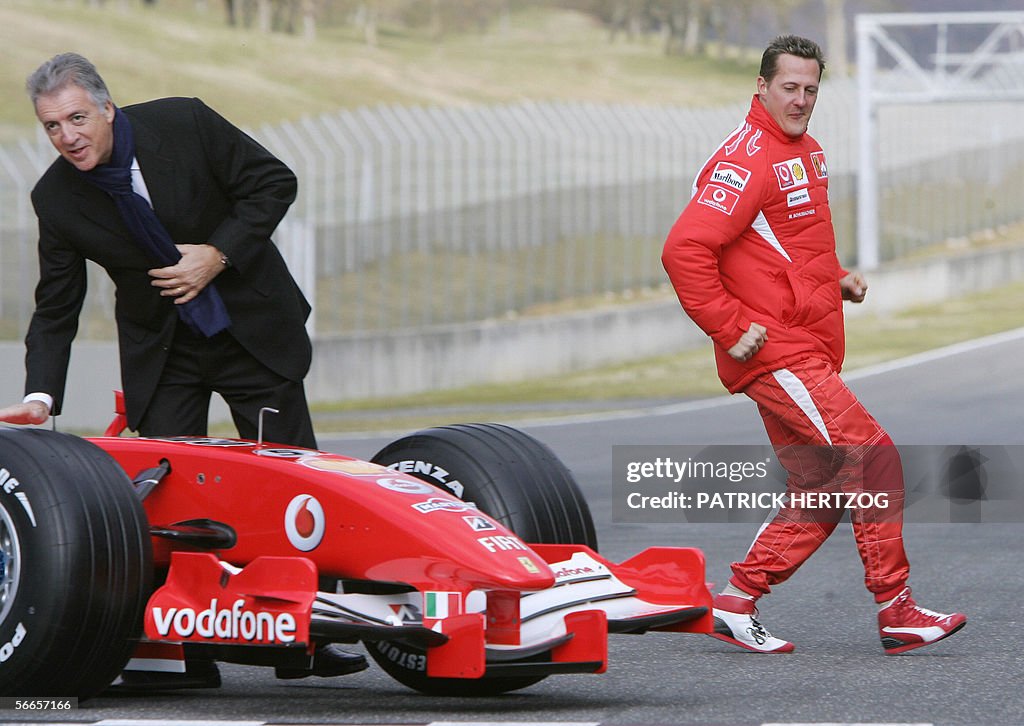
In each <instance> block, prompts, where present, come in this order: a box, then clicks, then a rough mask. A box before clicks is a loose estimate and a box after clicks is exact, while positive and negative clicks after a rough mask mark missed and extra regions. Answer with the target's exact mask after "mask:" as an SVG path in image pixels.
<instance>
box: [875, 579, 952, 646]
mask: <svg viewBox="0 0 1024 726" xmlns="http://www.w3.org/2000/svg"><path fill="white" fill-rule="evenodd" d="M966 624H967V616H966V615H964V614H963V613H949V614H948V615H947V614H946V613H937V612H934V611H932V610H928V609H927V608H923V607H921V606H920V605H918V604H917V603H916V602H914V598H912V597H911V596H910V588H909V587H906V588H903V592H901V593H900V594H899V595H897V596H896V599H894V600H893V601H892V602H891V603H889V605H887V606H886V607H885V608H883V609H882V610H879V611H878V634H879V636H880V637H881V638H882V647H883V648H885V653H886V655H895V654H897V653H904V652H906V651H908V650H913V649H914V648H920V647H922V646H925V645H931V644H932V643H935V642H938V641H940V640H942V639H943V638H948V637H949V636H950V635H952V634H953V633H955V632H956V631H958V630H960V628H962V627H964V625H966Z"/></svg>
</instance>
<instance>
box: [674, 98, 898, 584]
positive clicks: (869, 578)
mask: <svg viewBox="0 0 1024 726" xmlns="http://www.w3.org/2000/svg"><path fill="white" fill-rule="evenodd" d="M662 261H663V263H664V265H665V269H666V271H667V272H668V275H669V278H670V279H671V281H672V284H673V286H674V287H675V290H676V293H677V295H678V297H679V300H680V302H681V303H682V305H683V308H684V309H685V310H686V312H687V314H688V315H689V316H690V317H691V318H692V319H693V320H694V322H696V323H697V325H698V326H700V328H701V329H702V330H704V332H705V333H707V334H708V335H709V336H710V337H711V339H712V340H713V341H714V343H715V358H716V361H717V364H718V373H719V376H720V378H721V379H722V382H723V384H724V385H725V386H726V388H727V389H728V390H729V391H730V392H733V393H736V392H739V391H742V392H743V393H745V394H746V395H748V396H749V397H750V398H751V399H753V400H754V401H755V402H756V403H757V406H758V410H759V412H760V413H761V416H762V418H763V419H764V424H765V429H766V431H767V433H768V437H769V439H770V440H771V443H772V445H773V447H774V448H775V450H776V452H777V454H778V456H779V460H780V462H781V463H782V464H783V465H784V466H785V468H786V469H787V472H788V474H789V477H788V480H787V490H788V494H789V495H790V497H789V499H788V500H787V501H788V502H789V506H786V507H783V508H782V509H780V510H779V511H778V512H777V514H775V515H774V516H773V517H770V518H769V521H768V522H766V524H765V525H764V526H763V527H762V528H761V531H760V532H758V535H757V537H756V538H755V540H754V543H753V544H752V545H751V548H750V550H749V552H748V553H747V556H746V558H745V559H744V561H743V562H738V563H734V564H733V567H732V569H733V578H732V583H733V584H734V585H735V586H737V587H739V588H740V589H742V590H744V591H746V592H748V593H750V594H751V595H754V596H760V595H763V594H765V593H767V592H769V591H770V589H771V586H772V585H774V584H777V583H780V582H783V581H785V580H786V579H787V578H788V577H789V576H790V575H792V574H793V572H795V571H796V570H797V568H799V566H800V565H801V564H802V563H803V562H804V561H805V560H806V559H807V558H808V557H810V555H811V554H813V553H814V551H815V550H817V548H818V547H819V546H820V545H821V543H822V542H824V541H825V539H826V538H827V537H828V536H829V535H830V534H831V533H832V531H833V530H834V529H835V527H836V525H837V524H838V522H839V521H840V519H841V518H842V515H843V514H844V512H846V511H849V513H850V517H851V522H852V523H853V529H854V535H855V538H856V541H857V547H858V551H859V553H860V555H861V558H862V560H863V563H864V569H865V584H866V585H867V588H868V590H870V591H871V592H872V593H873V594H874V595H875V599H876V600H877V601H879V602H883V601H885V600H888V599H890V598H892V597H894V596H895V595H896V594H898V593H899V591H900V590H902V589H903V587H904V585H905V583H906V580H907V577H908V574H909V565H908V564H907V559H906V555H905V553H904V550H903V538H902V509H903V472H902V466H901V463H900V458H899V454H898V452H897V450H896V448H895V447H894V446H893V445H892V441H891V439H890V438H889V436H888V434H886V432H885V431H884V430H883V429H882V427H881V426H880V425H879V424H878V422H877V421H875V419H874V418H872V417H871V416H870V414H868V412H867V411H866V410H865V409H864V407H863V406H862V405H861V404H860V402H859V401H858V400H857V398H856V397H855V396H854V395H853V393H852V392H851V391H850V390H849V389H848V388H847V387H846V385H845V384H844V383H843V381H842V380H841V379H840V377H839V371H840V369H841V367H842V362H843V357H844V354H845V347H844V346H845V342H844V330H843V311H842V295H841V289H840V286H839V280H840V279H841V278H842V277H843V276H844V275H846V274H847V273H846V271H845V270H843V269H842V267H841V266H840V264H839V261H838V258H837V257H836V245H835V234H834V231H833V228H832V217H831V212H830V210H829V207H828V166H827V163H826V161H825V155H824V153H823V152H822V150H821V147H820V146H819V145H818V143H817V142H816V141H815V140H814V139H813V138H812V137H811V136H810V135H809V134H803V135H802V136H800V137H797V138H791V137H789V136H787V135H786V134H785V133H784V132H783V131H782V130H781V129H780V128H779V126H778V124H776V123H775V121H774V119H772V118H771V116H770V115H769V114H768V112H767V111H766V110H765V109H764V107H763V105H762V104H761V102H760V101H759V100H758V99H757V97H756V96H755V97H754V99H753V102H752V103H751V107H750V111H749V113H748V114H747V117H746V119H745V121H744V123H742V124H740V126H739V127H737V128H736V130H735V131H733V133H732V134H730V135H729V136H728V137H727V138H726V139H725V141H724V142H723V143H722V145H721V146H720V147H719V148H718V149H717V151H716V152H715V153H714V154H713V155H712V157H711V159H710V160H709V161H708V162H707V163H706V164H705V165H704V167H703V168H702V169H701V171H700V173H699V174H698V175H697V178H696V180H695V182H694V187H693V196H692V198H691V200H690V202H689V204H688V205H687V207H686V208H685V209H684V210H683V212H682V214H681V215H680V217H679V219H678V220H677V221H676V223H675V225H674V226H673V227H672V230H671V232H670V233H669V236H668V239H667V241H666V243H665V249H664V254H663V256H662ZM751 323H758V324H760V325H763V326H764V327H765V328H767V330H768V340H767V342H766V343H765V345H764V346H763V347H762V348H761V349H760V350H759V351H758V352H757V354H755V355H754V356H753V357H752V358H750V359H749V360H747V361H737V360H734V359H733V358H732V357H731V356H729V355H728V353H727V351H728V349H729V348H730V347H732V346H733V345H735V344H736V343H737V342H738V341H739V339H740V336H741V335H743V333H744V332H746V331H747V329H748V328H749V327H750V324H751ZM810 492H817V493H825V494H828V495H830V496H827V497H817V498H811V497H808V496H806V495H807V494H808V493H810ZM843 493H846V494H866V495H870V496H868V497H866V498H865V497H859V498H857V499H854V500H852V502H853V503H854V504H855V505H856V506H853V507H850V506H849V505H850V502H851V500H846V501H845V502H844V499H843V497H842V496H840V495H841V494H843ZM831 495H835V496H831ZM865 501H871V502H875V503H877V504H878V506H868V507H866V506H860V505H862V504H863V502H865ZM822 502H825V503H828V504H833V506H824V507H822V506H819V505H820V504H821V503H822ZM883 502H884V506H881V503H883ZM809 503H810V506H809V505H808V504H809Z"/></svg>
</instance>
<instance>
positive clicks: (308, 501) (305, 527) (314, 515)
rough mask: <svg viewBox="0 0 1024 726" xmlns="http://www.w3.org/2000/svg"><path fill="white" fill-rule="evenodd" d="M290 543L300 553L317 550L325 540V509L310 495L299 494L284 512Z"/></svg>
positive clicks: (285, 529)
mask: <svg viewBox="0 0 1024 726" xmlns="http://www.w3.org/2000/svg"><path fill="white" fill-rule="evenodd" d="M284 531H285V533H286V534H287V535H288V541H289V542H291V543H292V546H294V547H295V549H297V550H299V551H300V552H309V551H310V550H314V549H316V548H317V547H318V546H319V544H320V540H322V539H323V538H324V508H323V507H322V506H321V505H320V502H318V501H317V500H316V498H315V497H313V496H312V495H310V494H299V495H298V496H297V497H295V498H293V499H292V500H291V501H290V502H289V503H288V508H287V509H285V512H284Z"/></svg>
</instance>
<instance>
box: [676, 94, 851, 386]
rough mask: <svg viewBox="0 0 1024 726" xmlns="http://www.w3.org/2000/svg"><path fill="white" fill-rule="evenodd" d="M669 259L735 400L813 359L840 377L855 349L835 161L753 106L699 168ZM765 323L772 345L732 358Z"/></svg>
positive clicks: (756, 103)
mask: <svg viewBox="0 0 1024 726" xmlns="http://www.w3.org/2000/svg"><path fill="white" fill-rule="evenodd" d="M662 262H663V264H664V265H665V270H666V271H667V272H668V276H669V278H670V279H671V280H672V284H673V286H674V287H675V290H676V294H677V295H678V296H679V301H680V302H681V303H682V305H683V308H684V309H685V310H686V313H687V314H688V315H689V316H690V317H691V318H693V320H694V322H696V323H697V325H699V326H700V328H701V329H702V330H703V331H704V332H705V333H707V334H708V335H709V336H710V337H711V339H712V340H713V341H714V342H715V359H716V361H717V363H718V375H719V377H720V378H721V379H722V383H724V384H725V387H726V388H728V389H729V391H730V392H732V393H735V392H737V391H741V390H743V388H744V387H745V386H746V385H747V384H748V383H750V382H751V381H752V380H754V379H755V378H757V377H758V376H760V375H762V374H764V373H767V372H770V371H773V370H778V369H780V368H785V367H786V365H787V364H789V363H792V362H795V361H797V360H804V359H807V358H808V357H817V358H823V359H825V360H827V361H829V362H831V364H832V365H833V366H834V367H835V369H836V370H837V371H838V370H839V369H840V367H841V366H842V362H843V355H844V351H845V340H844V333H843V309H842V296H841V291H840V287H839V279H840V278H841V277H843V276H844V275H845V274H846V271H845V270H843V269H842V268H841V267H840V265H839V260H838V259H837V257H836V243H835V233H834V231H833V229H832V214H831V212H830V210H829V207H828V167H827V165H826V163H825V155H824V153H823V152H822V150H821V147H820V146H819V145H818V142H817V141H815V140H814V139H813V138H811V136H810V135H809V134H804V135H803V136H801V137H799V138H795V139H794V138H790V137H789V136H787V135H786V134H785V133H784V132H783V131H782V129H780V128H779V126H778V124H776V123H775V121H774V119H772V117H771V116H770V115H769V114H768V112H767V111H766V110H765V108H764V106H763V105H762V104H761V102H760V101H759V100H758V99H757V97H756V96H755V97H754V100H753V102H752V103H751V106H750V112H749V113H748V114H747V118H746V121H745V122H744V123H743V124H741V125H740V126H739V127H738V128H737V129H736V130H735V131H734V132H733V133H732V134H730V135H729V136H728V137H727V138H726V139H725V141H724V142H723V143H722V145H721V146H720V147H719V148H718V150H717V151H716V152H715V153H714V155H713V156H712V157H711V159H710V160H709V161H708V162H707V164H705V166H704V168H703V169H701V171H700V174H698V176H697V178H696V180H695V182H694V194H693V198H692V199H691V200H690V203H689V204H688V205H687V207H686V209H684V210H683V213H682V214H681V215H680V216H679V219H678V220H677V221H676V223H675V225H673V227H672V231H671V232H670V233H669V235H668V240H667V241H666V242H665V249H664V253H663V254H662ZM752 322H754V323H759V324H761V325H763V326H764V327H765V328H767V329H768V342H767V343H766V344H765V345H764V347H763V348H761V350H760V351H758V352H757V354H756V355H754V356H753V357H752V358H751V359H750V360H748V361H746V362H739V361H736V360H733V359H732V358H731V357H730V356H729V355H728V353H727V352H726V351H727V350H728V349H729V348H731V347H732V346H733V345H735V344H736V343H737V342H738V341H739V339H740V336H741V335H743V333H745V332H746V331H747V329H748V328H749V327H750V324H751V323H752Z"/></svg>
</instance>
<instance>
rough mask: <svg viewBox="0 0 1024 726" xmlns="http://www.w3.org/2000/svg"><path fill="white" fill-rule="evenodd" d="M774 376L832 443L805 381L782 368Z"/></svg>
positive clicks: (775, 510) (768, 519)
mask: <svg viewBox="0 0 1024 726" xmlns="http://www.w3.org/2000/svg"><path fill="white" fill-rule="evenodd" d="M772 376H774V377H775V380H776V381H778V384H779V385H780V386H782V390H784V391H785V392H786V393H787V394H788V395H789V397H790V398H792V399H793V402H794V403H795V404H796V405H797V406H799V407H800V410H801V411H803V412H804V415H805V416H807V418H808V419H810V422H811V423H812V424H814V428H816V429H817V430H818V433H820V434H821V435H822V437H823V438H824V439H825V441H826V442H828V443H829V444H831V443H832V439H831V438H830V437H829V435H828V429H826V428H825V421H824V419H822V418H821V413H820V412H819V411H818V408H817V406H815V405H814V400H813V399H811V393H810V391H808V390H807V386H805V385H804V383H803V381H801V380H800V379H799V378H797V377H796V376H795V375H794V374H793V372H792V371H789V370H786V369H785V368H782V369H780V370H777V371H772ZM778 514H779V508H778V507H775V508H773V509H772V511H770V512H769V513H768V516H767V517H765V520H764V522H762V523H761V527H760V528H759V529H758V530H757V534H755V535H754V539H753V541H752V542H751V543H750V547H748V548H747V554H748V555H749V554H750V550H752V549H754V545H755V544H757V540H758V538H759V537H760V536H761V534H762V533H763V532H764V531H765V529H766V528H767V527H768V525H769V524H771V522H772V520H773V519H775V517H777V516H778Z"/></svg>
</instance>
